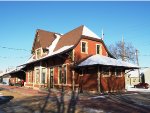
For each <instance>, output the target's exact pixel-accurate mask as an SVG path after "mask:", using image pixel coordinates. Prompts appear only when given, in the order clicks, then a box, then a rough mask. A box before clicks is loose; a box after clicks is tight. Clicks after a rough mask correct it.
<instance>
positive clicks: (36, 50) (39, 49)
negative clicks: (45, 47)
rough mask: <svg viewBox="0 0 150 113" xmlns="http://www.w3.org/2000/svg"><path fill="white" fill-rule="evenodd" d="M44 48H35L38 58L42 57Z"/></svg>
mask: <svg viewBox="0 0 150 113" xmlns="http://www.w3.org/2000/svg"><path fill="white" fill-rule="evenodd" d="M39 50H40V55H39V56H38V51H39ZM42 53H43V51H42V48H38V49H36V50H35V56H36V59H40V58H41V57H42Z"/></svg>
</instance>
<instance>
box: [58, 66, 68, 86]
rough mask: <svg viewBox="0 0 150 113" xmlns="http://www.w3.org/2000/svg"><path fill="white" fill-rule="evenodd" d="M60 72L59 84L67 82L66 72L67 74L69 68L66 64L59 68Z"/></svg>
mask: <svg viewBox="0 0 150 113" xmlns="http://www.w3.org/2000/svg"><path fill="white" fill-rule="evenodd" d="M58 71H59V72H58V74H59V84H62V83H64V84H66V79H67V78H66V74H67V69H66V65H64V66H60V67H59V69H58Z"/></svg>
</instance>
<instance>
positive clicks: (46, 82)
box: [40, 66, 47, 84]
mask: <svg viewBox="0 0 150 113" xmlns="http://www.w3.org/2000/svg"><path fill="white" fill-rule="evenodd" d="M43 69H45V81H44V82H45V83H42V79H41V77H42V72H43V71H42V70H43ZM46 74H47V68H46V67H42V66H41V76H40V79H41V80H40V84H46V83H47V75H46Z"/></svg>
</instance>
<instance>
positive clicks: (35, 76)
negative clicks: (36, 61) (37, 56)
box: [35, 68, 40, 84]
mask: <svg viewBox="0 0 150 113" xmlns="http://www.w3.org/2000/svg"><path fill="white" fill-rule="evenodd" d="M37 70H39V76H38V82H37ZM35 83H36V84H39V83H40V68H36V69H35Z"/></svg>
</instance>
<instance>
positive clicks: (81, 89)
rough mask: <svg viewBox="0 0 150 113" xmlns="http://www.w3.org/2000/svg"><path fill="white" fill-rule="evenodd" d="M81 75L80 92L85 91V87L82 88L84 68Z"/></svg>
mask: <svg viewBox="0 0 150 113" xmlns="http://www.w3.org/2000/svg"><path fill="white" fill-rule="evenodd" d="M79 76H80V80H79V88H80V93H83V88H82V84H83V69H82V74H80V75H79Z"/></svg>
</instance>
